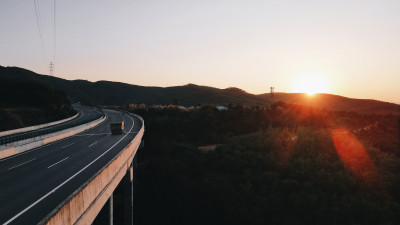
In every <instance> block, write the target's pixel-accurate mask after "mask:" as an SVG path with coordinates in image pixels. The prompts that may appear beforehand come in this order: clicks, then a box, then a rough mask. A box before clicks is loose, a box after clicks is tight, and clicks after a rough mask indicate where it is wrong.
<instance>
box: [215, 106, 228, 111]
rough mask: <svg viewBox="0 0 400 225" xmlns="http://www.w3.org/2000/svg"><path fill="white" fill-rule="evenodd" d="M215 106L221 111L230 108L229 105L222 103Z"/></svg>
mask: <svg viewBox="0 0 400 225" xmlns="http://www.w3.org/2000/svg"><path fill="white" fill-rule="evenodd" d="M215 108H217V109H218V110H219V111H222V110H227V109H228V107H226V106H222V105H217V106H215Z"/></svg>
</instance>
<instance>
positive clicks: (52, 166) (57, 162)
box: [47, 157, 69, 169]
mask: <svg viewBox="0 0 400 225" xmlns="http://www.w3.org/2000/svg"><path fill="white" fill-rule="evenodd" d="M68 158H69V157H67V158H65V159H61V160H60V161H58V162H56V163H54V164H53V165H51V166H49V167H47V169H48V168H50V167H53V166H55V165H57V164H59V163H60V162H62V161H64V160H66V159H68Z"/></svg>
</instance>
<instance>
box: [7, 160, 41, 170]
mask: <svg viewBox="0 0 400 225" xmlns="http://www.w3.org/2000/svg"><path fill="white" fill-rule="evenodd" d="M35 159H36V158H34V159H31V160H29V161H26V162H24V163H21V164H18V165H16V166H13V167H11V168H9V169H8V170H12V169H14V168H16V167H18V166H22V165H24V164H27V163H28V162H32V161H33V160H35Z"/></svg>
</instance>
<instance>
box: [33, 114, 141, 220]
mask: <svg viewBox="0 0 400 225" xmlns="http://www.w3.org/2000/svg"><path fill="white" fill-rule="evenodd" d="M125 113H128V112H125ZM129 114H130V115H132V116H135V117H137V118H138V119H139V120H140V121H141V122H142V127H141V128H140V130H139V132H138V133H137V135H136V136H135V137H134V138H133V139H132V141H131V142H130V143H129V144H128V145H127V146H125V148H124V149H123V150H122V151H120V152H119V153H118V154H117V155H116V156H114V157H113V159H111V160H110V161H109V162H108V163H107V164H106V165H104V166H103V167H102V168H101V169H100V170H99V171H97V172H96V173H95V174H94V175H93V176H92V177H90V178H89V179H88V180H87V181H86V182H85V183H84V184H82V185H81V186H80V187H79V188H78V189H77V190H75V191H74V192H73V193H72V194H71V195H69V196H68V197H67V199H65V200H64V201H63V202H61V203H60V204H59V205H58V206H57V207H56V208H55V209H54V210H53V211H52V212H50V213H49V214H48V215H47V216H46V217H45V218H44V219H43V220H42V221H40V222H39V223H38V224H41V225H43V224H46V225H57V224H75V225H86V224H92V223H93V221H94V219H95V218H96V216H97V215H98V213H99V212H100V210H101V208H102V207H103V205H104V204H105V203H106V201H107V199H108V198H109V197H110V195H111V194H112V193H113V192H114V190H115V189H116V187H117V185H118V184H119V182H120V181H121V180H122V178H123V176H125V174H126V173H127V170H128V168H129V165H131V163H132V161H133V158H134V156H135V154H136V152H137V150H138V148H139V145H140V143H141V140H142V137H143V134H144V131H145V129H144V120H143V118H142V117H140V116H139V115H137V114H134V113H129Z"/></svg>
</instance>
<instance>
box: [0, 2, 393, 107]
mask: <svg viewBox="0 0 400 225" xmlns="http://www.w3.org/2000/svg"><path fill="white" fill-rule="evenodd" d="M37 2H38V5H39V9H40V16H39V18H38V20H39V27H40V31H41V33H40V34H39V30H38V23H37V18H36V15H35V7H34V5H33V2H31V3H29V4H28V3H27V2H22V1H12V0H5V1H1V2H0V29H1V30H2V34H3V35H0V49H2V54H0V65H2V66H18V67H22V68H26V69H29V70H32V71H34V72H37V73H40V74H48V73H49V72H48V65H49V63H50V61H55V75H56V76H58V77H61V78H64V79H70V80H71V79H86V80H90V81H98V80H110V81H118V82H125V83H129V84H136V85H142V86H161V87H166V86H177V85H184V84H188V83H194V84H198V85H206V86H212V87H217V88H227V87H238V88H241V89H243V90H245V91H247V92H249V93H253V94H261V93H266V92H269V87H270V86H274V87H275V91H276V92H309V93H318V92H323V93H332V94H337V95H342V96H346V97H351V98H362V99H377V100H383V101H388V102H393V103H398V104H400V85H399V84H400V42H399V41H398V40H400V29H399V27H400V13H398V12H399V11H400V1H396V0H382V1H372V0H366V1H342V0H339V1H338V0H336V1H317V0H306V1H301V2H300V1H289V0H270V1H262V0H250V1H228V0H216V1H215V0H214V1H211V0H205V1H196V2H194V1H179V0H171V1H160V0H149V1H84V2H82V1H78V0H71V1H57V17H56V21H57V23H56V24H57V26H56V38H55V39H54V36H53V35H54V27H53V25H54V24H53V22H54V21H53V16H54V15H53V1H52V0H40V1H37ZM40 37H41V38H40ZM41 40H42V41H41ZM54 40H56V44H55V45H54ZM42 45H43V47H42ZM54 46H56V48H55V49H54Z"/></svg>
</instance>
